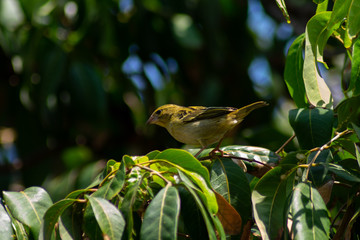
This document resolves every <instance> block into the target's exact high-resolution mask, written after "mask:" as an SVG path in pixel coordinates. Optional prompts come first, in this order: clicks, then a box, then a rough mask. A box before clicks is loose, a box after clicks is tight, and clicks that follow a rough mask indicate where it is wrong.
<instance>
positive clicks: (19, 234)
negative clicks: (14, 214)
mask: <svg viewBox="0 0 360 240" xmlns="http://www.w3.org/2000/svg"><path fill="white" fill-rule="evenodd" d="M12 224H13V226H14V230H15V235H16V238H17V239H18V240H28V239H29V231H30V230H29V231H27V229H26V226H24V225H23V224H22V223H20V222H19V221H18V220H16V219H12Z"/></svg>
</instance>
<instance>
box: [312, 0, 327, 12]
mask: <svg viewBox="0 0 360 240" xmlns="http://www.w3.org/2000/svg"><path fill="white" fill-rule="evenodd" d="M313 2H315V3H316V4H317V7H316V13H320V12H324V11H326V10H327V7H328V4H329V0H313Z"/></svg>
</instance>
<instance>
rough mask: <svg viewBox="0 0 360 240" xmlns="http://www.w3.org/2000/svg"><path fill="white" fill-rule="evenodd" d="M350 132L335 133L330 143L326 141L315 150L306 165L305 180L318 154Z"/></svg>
mask: <svg viewBox="0 0 360 240" xmlns="http://www.w3.org/2000/svg"><path fill="white" fill-rule="evenodd" d="M350 132H352V131H351V130H345V131H343V132H341V133H337V134H336V136H335V137H333V138H332V139H330V141H328V142H327V143H325V144H324V145H323V146H321V147H320V148H319V149H318V150H317V152H316V154H315V156H314V157H313V159H312V160H311V162H310V163H309V164H308V166H309V167H308V169H307V170H306V177H305V179H308V177H309V173H310V168H311V167H312V165H313V163H314V162H315V161H316V159H317V158H318V156H319V155H320V153H321V152H322V151H324V150H325V149H327V148H328V147H329V146H330V144H331V143H332V142H334V141H335V140H337V139H338V138H340V137H342V136H344V135H346V134H348V133H350Z"/></svg>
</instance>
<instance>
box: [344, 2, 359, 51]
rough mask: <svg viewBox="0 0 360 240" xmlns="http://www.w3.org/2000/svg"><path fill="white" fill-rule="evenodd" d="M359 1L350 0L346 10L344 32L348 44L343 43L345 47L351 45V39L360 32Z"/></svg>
mask: <svg viewBox="0 0 360 240" xmlns="http://www.w3.org/2000/svg"><path fill="white" fill-rule="evenodd" d="M359 12H360V2H359V1H357V0H351V4H350V8H349V10H348V16H347V17H348V19H347V22H346V32H347V35H348V38H349V39H350V44H347V45H346V44H345V47H346V48H349V47H350V46H351V41H352V39H354V38H356V37H357V36H358V34H359V32H360V14H359Z"/></svg>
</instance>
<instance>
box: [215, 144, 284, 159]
mask: <svg viewBox="0 0 360 240" xmlns="http://www.w3.org/2000/svg"><path fill="white" fill-rule="evenodd" d="M221 150H223V151H224V152H226V153H229V154H231V155H234V156H237V157H242V158H246V159H249V160H252V159H253V160H257V161H259V162H262V163H274V164H277V163H278V162H279V156H278V155H277V154H276V153H274V152H272V151H270V150H269V149H266V148H262V147H254V146H239V145H230V146H226V147H223V148H221Z"/></svg>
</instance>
